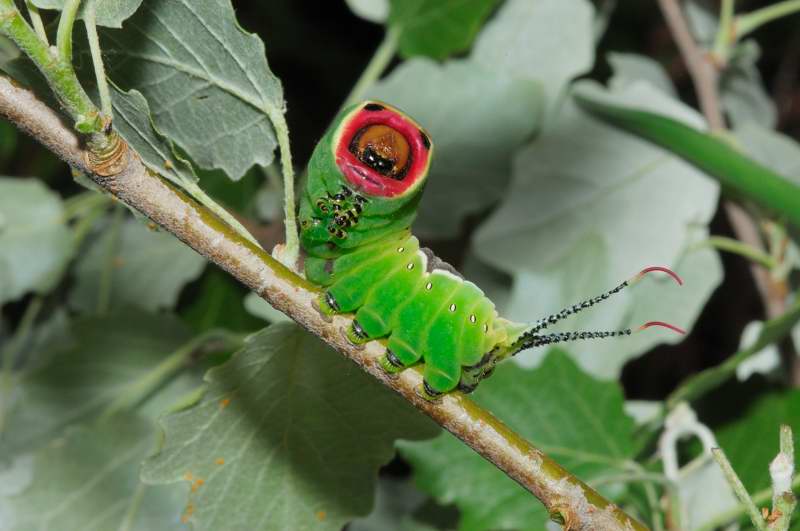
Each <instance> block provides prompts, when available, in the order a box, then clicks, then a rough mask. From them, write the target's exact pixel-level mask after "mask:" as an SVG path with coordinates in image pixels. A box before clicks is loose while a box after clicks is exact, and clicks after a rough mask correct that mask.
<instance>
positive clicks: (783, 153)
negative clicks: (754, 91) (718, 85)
mask: <svg viewBox="0 0 800 531" xmlns="http://www.w3.org/2000/svg"><path fill="white" fill-rule="evenodd" d="M733 135H734V137H735V138H736V140H738V141H739V145H740V146H741V148H742V151H744V152H745V153H747V154H748V155H750V156H751V157H752V158H753V160H755V161H757V162H760V163H761V164H763V165H764V166H767V167H768V168H771V169H773V170H775V171H776V172H778V173H779V174H781V175H784V176H785V177H786V178H787V179H790V180H791V181H792V182H794V183H795V184H797V185H800V144H798V143H797V141H796V140H794V139H793V138H792V137H789V136H786V135H784V134H781V133H779V132H777V131H773V130H772V129H768V128H766V127H764V126H762V125H760V124H758V123H755V122H746V123H744V124H742V125H741V126H738V127H736V128H735V129H734V131H733Z"/></svg>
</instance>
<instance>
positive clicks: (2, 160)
mask: <svg viewBox="0 0 800 531" xmlns="http://www.w3.org/2000/svg"><path fill="white" fill-rule="evenodd" d="M0 62H2V60H1V59H0ZM16 150H17V128H16V127H14V126H13V125H11V124H10V123H9V122H7V121H5V120H2V119H0V164H3V165H5V164H6V163H7V161H8V159H10V158H11V156H12V155H13V154H14V152H15V151H16Z"/></svg>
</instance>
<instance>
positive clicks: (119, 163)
mask: <svg viewBox="0 0 800 531" xmlns="http://www.w3.org/2000/svg"><path fill="white" fill-rule="evenodd" d="M0 116H4V117H6V118H8V119H9V120H10V121H11V122H13V123H14V124H16V125H17V126H18V127H19V128H21V129H23V130H24V131H26V132H27V133H29V134H30V135H31V136H33V137H34V138H35V139H36V140H38V141H39V142H41V143H42V144H44V146H45V147H46V148H48V149H49V150H50V151H52V152H53V153H55V154H56V155H57V156H59V157H60V158H61V159H63V160H64V161H65V162H67V163H68V164H69V165H70V166H72V167H73V168H74V169H75V170H76V171H79V172H82V173H85V174H87V175H89V176H90V177H91V178H92V180H94V181H95V182H96V183H97V184H98V185H100V186H101V187H103V188H104V189H105V190H107V191H108V192H110V193H111V194H113V195H114V196H116V197H117V198H118V199H120V200H121V201H123V202H124V203H126V204H128V205H129V206H131V207H133V208H135V209H136V210H138V211H139V212H141V213H142V214H144V215H145V216H147V217H148V218H150V219H151V220H153V221H154V222H156V223H157V224H158V225H160V226H161V227H162V228H164V229H165V230H167V231H169V232H171V233H172V234H173V235H175V236H176V237H177V238H179V239H180V240H181V241H183V242H184V243H186V244H187V245H188V246H189V247H191V248H192V249H194V250H195V251H197V252H198V253H200V254H201V255H203V256H205V257H206V258H208V259H209V260H210V261H211V262H213V263H215V264H216V265H218V266H220V267H222V268H223V269H225V270H226V271H228V272H229V273H230V274H231V275H232V276H233V277H234V278H236V279H237V280H238V281H240V282H241V283H242V284H244V285H246V286H247V287H248V288H250V289H252V290H253V291H255V292H256V293H258V294H259V295H260V296H261V297H262V298H264V299H265V300H266V301H267V302H269V303H270V304H272V305H273V306H274V307H275V308H276V309H278V310H280V311H282V312H283V313H285V314H286V315H288V316H289V317H291V318H292V319H294V320H295V321H297V323H299V324H300V325H301V326H303V327H304V328H306V329H307V330H308V331H310V332H311V333H313V334H314V335H316V336H318V337H320V338H321V339H322V340H323V341H325V342H326V343H327V344H328V345H330V346H331V347H333V348H334V349H336V350H337V351H339V352H340V353H342V354H343V355H345V356H347V357H348V358H350V359H351V360H353V361H354V362H356V363H357V364H358V365H359V366H361V368H362V369H364V370H365V371H366V372H368V373H369V374H371V375H372V376H374V377H375V378H377V379H378V380H380V381H381V382H382V383H383V384H384V385H386V386H387V387H389V388H391V389H392V390H394V391H395V392H397V393H399V394H400V395H401V396H403V397H404V398H405V399H406V400H408V401H409V402H410V403H411V404H413V405H414V407H416V408H417V409H419V410H420V411H422V412H424V413H425V414H427V415H428V416H430V417H431V418H432V419H433V420H434V421H436V422H437V423H438V424H440V425H441V426H442V427H443V428H445V429H446V430H448V431H449V432H450V433H452V434H453V435H455V436H456V437H457V438H459V439H461V440H462V441H463V442H464V443H465V444H467V445H469V446H470V447H471V448H472V449H473V450H475V451H476V452H478V453H479V454H480V455H481V456H483V457H484V458H486V459H487V460H488V461H490V462H491V463H493V464H494V465H495V466H497V467H498V468H499V469H500V470H502V471H503V472H505V473H506V474H507V475H508V476H509V477H511V478H512V479H514V480H515V481H516V482H517V483H519V484H520V485H522V486H523V487H524V488H525V489H527V490H528V491H530V492H531V493H532V494H533V495H534V496H536V497H537V498H539V500H541V501H542V503H543V504H544V505H545V507H546V508H547V510H548V512H549V513H550V515H551V517H552V518H554V519H557V520H560V521H562V522H564V524H565V527H566V528H568V529H571V530H586V531H588V530H596V529H604V530H631V529H633V530H644V529H646V528H645V527H644V526H643V525H642V524H640V523H639V522H637V521H636V520H634V519H633V518H631V517H630V516H628V515H627V514H625V513H624V512H623V511H622V510H621V509H619V508H618V507H617V506H616V505H614V504H612V503H610V502H609V501H608V500H606V499H605V498H603V497H602V496H601V495H600V494H598V493H597V492H596V491H594V490H593V489H591V488H590V487H589V486H587V485H586V484H585V483H583V482H582V481H580V480H579V479H577V478H575V477H574V476H572V475H571V474H570V473H569V472H567V471H566V470H564V469H563V468H561V466H559V465H558V464H557V463H556V462H555V461H553V460H552V459H550V458H549V457H548V456H546V455H545V454H544V453H543V452H542V451H541V450H539V449H538V448H536V447H534V446H533V445H531V444H530V443H529V442H527V441H526V440H525V439H523V438H522V437H520V436H519V435H517V434H516V433H514V432H513V431H512V430H511V429H510V428H508V427H507V426H506V425H505V424H503V423H502V422H500V420H498V419H497V418H495V417H494V416H493V415H491V413H489V412H488V411H486V410H484V409H482V408H480V407H479V406H478V405H476V404H475V403H474V402H472V401H471V400H469V399H468V398H467V397H465V396H464V395H463V394H461V393H458V392H455V393H450V394H448V395H445V396H444V397H443V398H442V399H441V400H440V401H438V402H436V403H431V402H428V401H426V400H424V399H422V398H420V397H419V396H418V395H417V393H416V389H417V388H418V387H419V386H420V384H421V383H422V374H421V371H420V370H419V369H409V370H405V371H403V372H401V373H400V374H399V375H397V376H389V375H387V374H386V373H385V372H384V371H383V370H382V369H381V368H380V365H379V364H378V358H379V357H380V356H381V355H382V354H383V351H384V347H383V346H382V345H381V344H380V342H377V341H372V342H369V343H367V344H366V345H364V346H363V347H356V346H353V345H352V344H351V343H350V342H349V341H348V340H347V339H346V337H345V335H344V333H343V331H344V330H346V329H347V327H348V326H350V324H351V320H350V319H349V318H347V317H343V316H336V317H334V318H333V319H332V321H331V322H327V321H326V320H324V319H323V318H322V316H321V315H320V313H319V312H317V311H316V310H315V309H313V307H312V302H313V301H314V300H315V299H316V297H317V296H318V295H319V290H318V288H317V287H315V286H314V285H312V284H311V283H309V282H308V281H306V280H305V279H302V278H300V277H299V276H297V275H296V274H294V273H293V272H292V271H290V270H289V269H287V268H286V267H284V266H283V265H281V264H280V263H278V262H277V261H276V260H275V259H273V258H272V257H271V256H270V255H269V254H268V253H267V252H266V251H264V250H263V249H261V248H260V247H258V246H256V245H255V244H253V243H251V242H250V241H248V240H246V239H245V238H243V237H242V236H240V235H239V234H238V233H237V232H236V231H235V230H233V229H232V228H230V227H229V226H228V225H226V224H225V223H224V222H223V221H221V220H220V219H219V218H217V217H216V216H215V215H214V214H212V213H211V212H209V211H208V210H207V209H205V208H204V207H202V206H201V205H199V204H197V203H195V202H194V201H193V200H192V199H191V198H189V197H188V196H187V195H186V194H184V193H183V192H181V191H180V190H178V189H176V188H175V187H174V186H172V185H171V184H168V183H167V182H165V181H164V180H162V179H161V178H160V177H159V176H158V175H156V174H153V173H152V172H150V171H148V170H147V169H146V168H145V166H144V165H143V164H142V162H141V160H140V158H139V156H138V154H137V153H136V152H134V151H133V150H132V149H131V148H130V147H129V146H128V145H127V144H125V143H124V142H123V141H121V140H120V141H119V143H118V145H117V147H116V152H115V156H114V157H111V158H105V159H103V161H102V163H101V164H97V163H96V162H93V161H95V160H96V158H95V156H94V155H92V154H91V153H90V152H88V151H85V150H84V148H83V146H82V144H81V142H80V141H79V140H78V138H77V136H76V135H75V132H74V131H72V130H71V129H70V128H69V127H67V126H65V125H64V124H63V123H62V122H61V120H60V118H59V116H58V115H57V114H56V113H55V112H54V111H53V110H52V109H50V108H49V107H47V106H46V105H44V104H43V103H42V102H40V101H39V100H37V99H36V97H35V96H34V95H33V94H32V93H31V92H29V91H28V90H26V89H24V88H21V87H20V86H18V85H16V84H15V83H14V82H12V81H11V80H9V79H8V78H5V77H2V76H0Z"/></svg>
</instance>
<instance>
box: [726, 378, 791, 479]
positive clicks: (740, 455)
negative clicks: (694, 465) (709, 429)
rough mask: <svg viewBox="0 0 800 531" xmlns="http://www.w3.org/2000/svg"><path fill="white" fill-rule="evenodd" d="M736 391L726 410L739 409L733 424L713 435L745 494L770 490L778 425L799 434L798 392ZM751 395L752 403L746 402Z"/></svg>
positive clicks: (776, 447)
mask: <svg viewBox="0 0 800 531" xmlns="http://www.w3.org/2000/svg"><path fill="white" fill-rule="evenodd" d="M738 389H739V391H738V392H737V393H735V396H729V397H728V398H729V399H730V400H731V402H729V403H728V405H729V406H732V405H733V406H739V408H737V409H738V411H736V410H734V411H736V414H737V415H736V418H735V420H733V421H732V422H728V423H726V424H724V425H723V426H722V427H721V428H719V429H718V430H715V434H716V436H717V442H719V445H720V447H721V448H722V449H723V450H725V454H726V455H727V456H728V459H730V461H731V464H732V465H733V469H734V470H736V473H737V474H738V475H739V478H740V479H741V480H742V482H743V483H744V486H745V487H746V488H747V490H748V492H750V493H755V492H758V491H760V490H762V489H765V488H768V487H769V486H770V478H769V464H770V462H772V460H773V459H774V458H775V456H776V455H777V453H778V429H779V428H780V425H781V424H788V425H790V426H791V427H792V430H793V431H794V433H795V434H797V433H799V432H800V391H798V390H792V391H784V390H772V391H767V392H764V390H763V389H762V390H761V392H760V393H752V392H747V393H743V392H742V391H741V386H739V387H738ZM754 395H755V396H757V398H756V399H755V400H752V401H751V400H750V399H749V398H748V399H746V400H745V398H747V397H753V396H754ZM712 396H713V395H712ZM728 409H729V410H730V409H731V408H730V407H729V408H728ZM795 437H796V435H795ZM754 441H758V444H754Z"/></svg>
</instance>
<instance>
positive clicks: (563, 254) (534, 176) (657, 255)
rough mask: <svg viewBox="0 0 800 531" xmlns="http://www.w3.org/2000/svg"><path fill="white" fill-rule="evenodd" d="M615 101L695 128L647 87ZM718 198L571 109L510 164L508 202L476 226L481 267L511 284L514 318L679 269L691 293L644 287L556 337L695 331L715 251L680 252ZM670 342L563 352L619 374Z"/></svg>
mask: <svg viewBox="0 0 800 531" xmlns="http://www.w3.org/2000/svg"><path fill="white" fill-rule="evenodd" d="M614 97H615V98H617V99H619V100H622V101H626V102H630V103H629V104H631V105H640V106H657V107H659V108H660V109H661V110H662V112H664V113H671V114H673V115H676V116H682V117H684V118H685V119H688V120H694V121H696V122H699V121H700V120H701V119H700V117H699V116H698V115H697V114H696V113H694V112H693V111H691V110H690V109H688V108H687V107H685V106H683V105H682V104H680V103H678V102H677V101H675V100H672V99H670V98H669V97H668V96H666V95H665V94H664V93H663V92H661V91H659V90H657V89H655V88H653V87H652V85H650V84H648V83H644V82H637V83H634V84H631V85H629V86H627V87H626V88H625V89H623V90H621V91H619V92H615V93H614ZM577 154H579V156H577ZM717 199H718V187H717V185H716V184H715V183H714V182H713V181H710V180H708V179H706V178H705V177H704V176H703V174H702V173H701V172H699V171H698V170H696V169H694V168H693V167H691V166H690V165H688V164H687V163H685V162H683V161H681V160H680V159H678V158H677V157H674V156H671V155H669V154H668V153H665V152H664V151H663V150H661V149H659V148H656V147H653V146H651V145H649V144H648V143H646V142H644V141H642V140H639V139H637V138H635V137H632V136H630V135H627V134H625V133H622V132H619V131H616V130H614V129H613V128H611V127H609V126H606V125H605V124H603V123H600V122H597V121H596V120H594V119H591V118H589V117H588V116H587V115H586V114H584V113H582V112H580V111H579V110H578V109H577V108H576V107H575V106H574V104H572V103H571V102H567V103H565V105H564V106H563V108H562V109H561V111H560V113H559V114H557V115H554V119H553V121H552V122H551V123H550V124H549V127H548V129H547V130H546V131H545V132H544V133H543V134H542V135H541V136H540V137H539V138H537V139H536V140H535V141H534V142H533V143H532V144H531V145H530V146H529V147H528V148H526V149H525V150H524V151H522V152H521V153H520V155H519V156H518V158H517V159H516V161H515V164H514V180H513V182H512V185H511V188H510V190H509V192H508V193H507V198H506V199H505V201H504V202H503V203H502V204H501V206H500V207H499V208H498V210H496V211H495V212H494V214H493V215H492V216H491V217H490V218H489V219H488V220H487V221H486V222H485V223H484V224H483V225H482V226H481V227H480V228H479V229H478V231H477V233H476V234H475V236H474V240H473V241H474V249H475V252H476V254H477V256H478V257H479V258H480V259H481V260H483V261H484V262H486V263H488V264H491V265H493V266H494V267H496V268H498V269H500V270H502V271H506V272H508V273H511V274H513V275H514V276H515V287H514V294H512V299H511V302H510V304H509V307H508V308H507V309H506V313H507V315H508V317H509V318H511V319H515V320H520V321H523V322H530V321H532V320H535V319H538V318H542V317H545V316H547V315H549V314H551V313H553V312H557V311H559V310H560V309H561V308H564V307H566V306H570V305H572V304H575V303H577V302H579V301H581V300H584V299H586V298H588V297H592V296H594V295H596V294H599V293H602V292H604V291H607V290H608V289H610V288H612V287H614V286H616V285H618V284H619V283H620V282H621V281H622V280H624V279H627V278H630V277H632V276H633V275H634V274H636V272H637V271H639V270H641V269H642V268H644V267H645V266H648V265H656V264H660V265H668V266H672V267H677V268H678V269H679V270H680V271H681V272H682V273H685V274H686V275H687V279H686V280H687V283H688V286H691V287H690V288H688V289H687V288H684V290H681V289H679V288H678V287H677V286H675V285H674V284H673V283H672V281H671V280H668V279H659V278H653V279H647V282H644V283H642V284H641V285H639V286H636V287H635V288H633V289H631V290H627V291H626V292H623V293H621V294H620V295H618V296H615V297H614V299H615V301H613V302H609V303H608V305H607V306H604V308H603V309H602V310H599V311H586V312H583V313H581V314H580V315H578V316H575V318H574V319H570V321H569V323H568V324H567V323H565V325H564V327H563V328H559V330H582V329H590V330H591V329H598V330H604V329H618V328H619V327H625V326H629V325H633V326H638V325H640V324H642V323H643V322H645V321H651V320H667V319H669V318H673V319H675V318H677V321H678V322H679V323H682V324H684V325H689V326H690V325H691V323H693V322H694V319H696V317H697V315H698V314H699V311H700V309H701V308H702V306H703V304H704V303H705V301H706V299H707V297H708V296H710V294H711V292H712V291H713V289H714V288H715V287H716V286H717V285H718V284H719V282H720V280H721V274H722V273H721V268H720V266H719V262H718V259H717V257H716V254H715V253H713V252H709V251H705V252H701V251H697V252H692V253H688V254H687V249H688V248H689V246H691V245H692V244H695V243H697V242H698V241H700V240H703V239H705V238H706V237H707V228H706V224H707V223H708V222H709V220H710V219H711V217H712V216H713V215H714V212H715V211H716V206H717ZM690 227H691V228H690ZM654 277H655V275H654ZM677 339H679V336H671V335H668V334H666V333H663V332H656V331H653V332H650V333H647V334H639V335H637V336H636V337H632V338H626V339H624V340H623V341H606V342H602V341H597V342H593V343H576V344H572V345H568V346H567V347H566V348H567V349H568V350H569V351H570V352H572V353H575V354H576V359H579V360H580V363H581V365H582V366H583V368H584V369H585V370H590V371H591V372H592V373H593V374H596V375H598V376H602V377H615V376H616V375H617V373H618V371H619V369H620V368H621V366H622V364H624V363H625V361H626V360H628V359H630V358H632V357H634V356H635V355H637V354H639V353H641V352H643V351H644V350H646V349H647V348H650V347H652V346H653V344H655V343H657V342H660V341H664V340H677ZM587 352H591V355H587ZM526 356H528V355H526Z"/></svg>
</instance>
